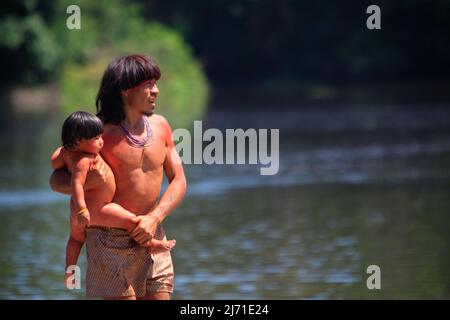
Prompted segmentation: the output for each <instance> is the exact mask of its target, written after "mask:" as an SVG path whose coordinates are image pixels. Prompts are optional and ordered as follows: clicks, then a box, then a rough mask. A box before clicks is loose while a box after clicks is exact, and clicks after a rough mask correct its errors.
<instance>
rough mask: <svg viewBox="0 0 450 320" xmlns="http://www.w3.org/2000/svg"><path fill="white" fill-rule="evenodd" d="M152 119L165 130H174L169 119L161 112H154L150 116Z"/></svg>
mask: <svg viewBox="0 0 450 320" xmlns="http://www.w3.org/2000/svg"><path fill="white" fill-rule="evenodd" d="M150 121H151V122H152V123H154V124H156V125H157V126H159V127H161V128H162V129H163V130H164V131H167V132H168V133H169V132H171V131H172V130H171V128H170V124H169V121H167V119H166V118H165V117H164V116H162V115H160V114H156V113H154V114H152V115H151V116H150Z"/></svg>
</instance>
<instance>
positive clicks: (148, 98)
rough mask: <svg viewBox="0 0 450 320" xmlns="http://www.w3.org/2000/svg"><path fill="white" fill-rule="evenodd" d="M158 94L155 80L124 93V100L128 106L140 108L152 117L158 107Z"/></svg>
mask: <svg viewBox="0 0 450 320" xmlns="http://www.w3.org/2000/svg"><path fill="white" fill-rule="evenodd" d="M158 93H159V90H158V87H157V85H156V80H154V79H153V80H148V81H145V82H143V83H141V84H139V85H138V86H136V87H134V88H131V89H128V90H126V91H124V94H123V99H124V102H125V104H126V105H129V106H131V107H133V108H138V109H139V111H140V112H142V113H143V114H145V115H151V114H153V111H154V109H155V107H156V98H157V97H158Z"/></svg>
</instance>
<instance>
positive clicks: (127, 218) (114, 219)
mask: <svg viewBox="0 0 450 320" xmlns="http://www.w3.org/2000/svg"><path fill="white" fill-rule="evenodd" d="M135 218H136V215H135V214H134V213H131V212H130V211H128V210H126V209H125V208H123V207H122V206H121V205H118V204H117V203H113V202H111V203H108V204H107V205H105V206H103V207H102V208H101V209H100V213H99V214H98V215H96V214H91V224H92V225H98V226H104V227H114V228H122V229H126V230H127V231H128V232H129V233H131V232H132V231H133V230H134V228H136V226H137V223H136V222H134V220H135ZM175 243H176V241H175V240H169V241H167V240H156V239H152V240H151V241H150V243H149V244H148V245H146V247H148V250H149V252H150V253H158V252H162V251H168V250H171V249H172V248H173V247H174V246H175Z"/></svg>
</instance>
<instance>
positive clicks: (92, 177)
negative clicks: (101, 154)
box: [50, 151, 108, 195]
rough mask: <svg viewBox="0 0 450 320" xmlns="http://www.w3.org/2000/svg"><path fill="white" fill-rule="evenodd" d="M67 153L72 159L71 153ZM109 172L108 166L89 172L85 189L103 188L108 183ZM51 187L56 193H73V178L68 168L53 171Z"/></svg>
mask: <svg viewBox="0 0 450 320" xmlns="http://www.w3.org/2000/svg"><path fill="white" fill-rule="evenodd" d="M65 152H67V153H68V155H67V156H68V157H70V154H69V153H70V151H65ZM107 172H108V167H107V166H106V165H104V166H102V167H100V169H99V170H97V169H96V170H89V172H88V177H89V179H87V181H86V185H85V186H84V189H85V190H90V189H92V188H96V187H98V186H101V185H102V184H103V183H105V181H106V174H107ZM50 187H51V188H52V190H53V191H55V192H59V193H64V194H69V195H70V194H71V193H72V187H71V176H70V173H69V171H67V168H66V167H63V168H61V169H58V170H55V171H53V173H52V175H51V176H50Z"/></svg>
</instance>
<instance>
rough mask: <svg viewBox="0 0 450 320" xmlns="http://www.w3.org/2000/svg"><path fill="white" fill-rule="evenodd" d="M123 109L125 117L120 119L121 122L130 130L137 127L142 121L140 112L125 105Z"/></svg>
mask: <svg viewBox="0 0 450 320" xmlns="http://www.w3.org/2000/svg"><path fill="white" fill-rule="evenodd" d="M124 109H125V110H124V111H125V119H123V120H122V124H123V125H125V126H126V127H127V128H128V129H130V130H132V129H135V128H138V127H139V126H140V124H141V123H142V112H140V111H134V110H136V109H132V108H131V107H127V106H125V108H124Z"/></svg>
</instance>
